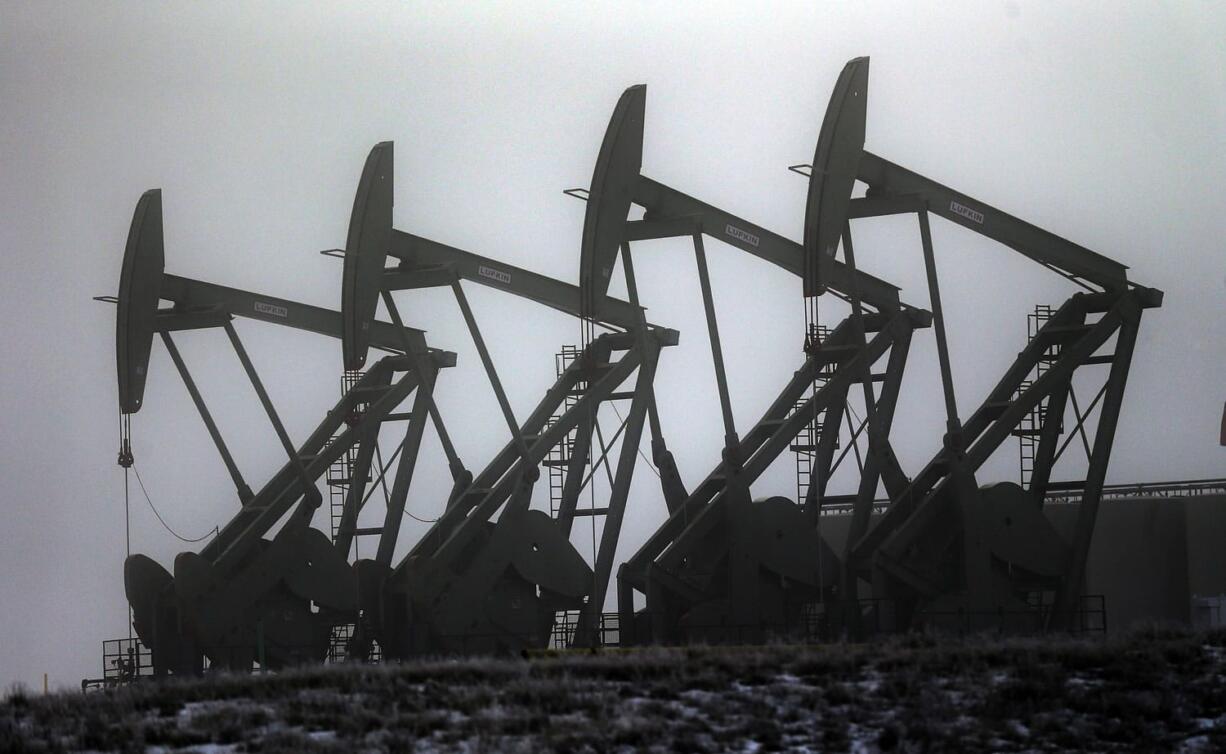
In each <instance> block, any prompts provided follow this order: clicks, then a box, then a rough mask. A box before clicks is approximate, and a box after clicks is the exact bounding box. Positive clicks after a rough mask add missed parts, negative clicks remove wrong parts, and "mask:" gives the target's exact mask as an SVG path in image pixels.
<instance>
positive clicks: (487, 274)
mask: <svg viewBox="0 0 1226 754" xmlns="http://www.w3.org/2000/svg"><path fill="white" fill-rule="evenodd" d="M477 274H478V275H480V276H481V277H483V278H489V279H490V280H496V281H497V282H499V283H502V284H503V285H510V284H511V273H509V272H503V271H502V270H495V269H494V268H493V267H486V266H485V265H479V266H478V267H477Z"/></svg>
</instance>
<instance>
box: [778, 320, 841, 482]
mask: <svg viewBox="0 0 1226 754" xmlns="http://www.w3.org/2000/svg"><path fill="white" fill-rule="evenodd" d="M809 334H810V338H811V339H812V340H813V341H814V342H816V343H823V342H825V340H826V337H827V336H828V335H830V328H828V327H826V326H825V325H820V326H814V325H809ZM833 370H834V365H833V364H827V365H825V366H823V367H822V368H821V371H820V372H818V374H817V378H816V379H815V380H814V384H813V387H814V390H817V389H820V388H821V386H822V385H824V384H826V381H827V380H829V379H830V375H831V373H832V372H833ZM807 400H808V398H806V397H802V398H800V399H799V400H798V401H797V402H796V407H795V408H794V409H792V412H793V413H795V412H796V411H798V410H799V409H800V407H801V406H803V405H804V403H805V402H806V401H807ZM825 420H826V409H824V408H823V409H822V410H820V411H818V412H817V414H816V415H815V416H814V417H813V419H812V421H810V422H809V423H808V424H806V425H805V428H804V429H802V430H801V431H800V434H798V435H796V439H795V440H793V441H792V443H791V445H789V446H788V448H789V449H790V450H791V451H792V452H793V453H794V454H795V456H796V502H797V503H798V504H800V503H803V502H804V500H805V496H806V495H807V494H808V493H809V484H810V482H811V481H812V479H813V464H814V462H815V461H816V459H817V446H818V443H819V442H820V440H821V429H820V427H821V426H822V423H823V422H824V421H825ZM835 447H836V448H837V447H838V438H837V437H836V438H835Z"/></svg>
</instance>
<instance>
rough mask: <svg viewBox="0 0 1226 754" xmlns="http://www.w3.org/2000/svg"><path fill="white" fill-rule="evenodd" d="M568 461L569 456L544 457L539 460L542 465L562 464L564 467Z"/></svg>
mask: <svg viewBox="0 0 1226 754" xmlns="http://www.w3.org/2000/svg"><path fill="white" fill-rule="evenodd" d="M569 463H570V459H569V458H546V459H545V460H544V461H541V465H542V466H563V467H564V466H566V465H567V464H569Z"/></svg>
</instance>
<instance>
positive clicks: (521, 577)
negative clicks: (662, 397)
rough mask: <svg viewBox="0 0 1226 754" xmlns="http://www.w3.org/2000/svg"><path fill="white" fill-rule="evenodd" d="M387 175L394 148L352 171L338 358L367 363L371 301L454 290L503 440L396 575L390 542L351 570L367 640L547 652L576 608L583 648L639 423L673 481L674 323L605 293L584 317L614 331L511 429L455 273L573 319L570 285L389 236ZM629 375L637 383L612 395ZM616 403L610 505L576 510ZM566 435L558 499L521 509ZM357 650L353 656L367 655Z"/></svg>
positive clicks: (393, 649)
mask: <svg viewBox="0 0 1226 754" xmlns="http://www.w3.org/2000/svg"><path fill="white" fill-rule="evenodd" d="M392 174H393V147H392V144H391V143H390V142H384V143H381V144H378V145H376V146H375V147H374V149H373V150H372V151H371V153H370V155H369V157H368V158H367V161H366V167H365V169H364V170H363V173H362V180H361V185H360V186H359V189H358V192H357V197H358V202H357V203H355V207H354V212H353V220H352V224H351V228H352V227H361V228H363V232H362V238H363V239H364V240H365V239H371V241H370V242H369V243H365V242H364V243H362V244H360V245H357V246H356V247H355V246H354V245H353V244H350V247H349V250H348V251H347V252H346V254H345V256H344V259H345V270H344V279H345V286H346V287H345V296H344V302H343V310H344V315H345V318H346V331H345V340H344V349H345V361H346V364H347V365H348V367H349V368H350V369H356V368H359V367H360V366H361V364H362V362H363V361H364V358H365V352H366V347H367V342H366V336H365V333H367V332H368V325H369V323H370V321H371V319H372V318H373V317H374V315H375V311H376V308H377V304H378V301H379V299H380V298H382V300H383V302H384V304H385V306H386V308H387V310H388V312H389V314H390V316H391V318H392V321H393V322H396V323H399V322H400V315H399V314H398V312H397V310H396V304H395V301H394V300H393V297H392V293H393V292H394V291H402V290H408V289H416V288H427V287H439V286H446V287H450V288H451V289H452V291H453V293H454V294H455V297H456V301H457V303H458V304H459V306H460V309H461V312H462V313H463V315H464V319H465V322H466V324H467V326H468V328H469V331H470V334H471V335H472V338H473V340H474V343H475V344H476V346H477V350H478V353H479V354H480V356H481V360H482V364H483V366H484V368H485V371H486V374H487V376H488V377H489V380H490V383H491V385H492V386H493V388H494V392H495V394H496V395H497V398H498V401H499V405H500V408H501V410H502V413H503V418H504V419H505V421H506V424H507V427H508V430H509V432H510V435H511V437H510V440H509V442H508V443H507V445H506V446H505V447H504V448H503V449H502V450H501V451H500V452H499V453H498V454H497V455H496V456H495V458H494V459H493V460H492V461H491V462H490V463H489V464H488V465H487V466H486V468H485V469H484V470H483V471H481V472H480V473H479V474H478V475H477V476H476V477H475V478H474V477H473V475H472V474H471V473H468V472H462V473H458V474H456V476H455V480H456V483H455V485H454V487H453V490H452V493H451V496H450V498H449V500H448V502H447V508H446V511H445V512H444V514H443V515H442V517H441V518H440V520H439V521H437V522H436V523H434V524H433V525H432V527H431V528H430V529H429V530H428V531H427V532H426V534H425V535H424V536H423V537H422V538H421V539H420V540H419V541H418V542H417V543H416V545H414V547H413V548H412V550H411V551H410V553H409V554H408V556H407V557H406V558H405V559H404V560H403V561H402V562H401V563H400V564H399V565H398V566H397V567H396V568H395V569H392V568H390V567H389V566H388V565H387V563H386V562H385V561H384V559H383V556H384V555H385V554H387V555H389V556H390V551H389V552H388V553H385V552H384V550H383V549H382V548H381V549H380V562H378V563H376V564H369V563H359V570H360V571H362V570H364V571H365V572H367V573H369V576H364V577H363V582H364V583H369V584H370V585H371V586H370V588H367V589H364V592H363V593H364V595H368V596H369V600H365V601H364V603H363V606H362V609H363V615H364V616H365V617H366V618H367V621H366V622H367V624H368V625H369V629H368V630H369V632H370V638H371V639H377V640H378V642H379V644H380V646H381V647H382V648H383V652H384V655H385V656H388V657H393V658H396V657H404V656H406V655H409V654H414V653H421V652H440V651H442V652H455V651H462V652H476V651H486V652H488V651H497V652H508V651H520V650H522V649H526V648H540V647H544V646H545V644H546V642H547V641H548V639H549V635H550V630H551V627H552V626H553V623H554V619H555V614H556V613H557V612H558V611H561V610H566V609H572V610H579V611H580V618H579V624H578V627H577V629H576V632H575V635H574V637H573V640H572V643H574V644H591V643H594V642H596V641H597V640H598V637H597V636H596V634H597V631H598V628H599V620H600V617H601V615H600V606H601V605H602V604H603V602H604V597H605V591H606V589H607V584H608V581H609V577H610V573H611V571H612V565H613V556H614V554H615V551H616V546H617V541H618V535H619V532H620V529H621V523H622V519H623V516H624V513H625V507H626V498H627V494H628V492H629V485H630V480H631V478H632V475H633V472H634V468H635V461H636V456H637V453H638V447H639V442H640V437H641V434H642V430H643V423H644V420H645V418H648V417H649V418H650V420H651V429H652V437H653V449H654V451H655V461H656V464H657V465H658V466H659V467H660V474H661V479H662V484H663V486H664V488H665V493H666V496H667V495H668V494H670V490H673V491H675V490H677V489H679V488H680V480H679V479H678V477H677V473H676V468H675V465H674V464H673V463H672V458H671V455H670V454H669V453H668V450H667V447H666V445H665V443H664V438H663V435H662V433H661V430H660V426H659V421H658V418H657V416H656V410H655V400H654V394H653V390H652V381H653V378H654V375H655V366H656V362H657V359H658V358H659V351H660V348H661V347H665V346H671V345H675V344H676V343H677V338H678V335H677V332H676V331H674V330H669V329H666V328H662V327H658V326H656V325H651V324H648V323H647V321H646V319H645V317H644V314H643V311H642V309H641V308H640V307H639V306H638V303H637V300H636V299H635V294H634V289H633V287H631V289H630V291H631V301H630V302H624V301H619V300H613V299H610V300H608V301H607V305H606V306H604V307H603V308H602V310H601V313H600V316H597V317H593V318H592V320H591V321H592V323H593V324H596V325H599V326H602V327H604V328H606V329H608V330H610V332H608V333H606V334H603V335H600V336H599V337H596V338H595V339H594V340H592V341H591V343H590V344H587V346H586V347H585V348H584V350H583V351H582V352H581V353H580V354H579V356H578V357H577V358H576V359H575V360H574V362H573V363H572V364H571V365H570V366H569V368H567V369H566V370H565V371H564V372H563V373H562V375H561V376H560V377H559V378H558V380H557V382H555V383H554V385H553V386H552V387H551V388H550V389H549V390H548V391H547V392H546V394H545V397H544V398H543V399H542V400H541V402H540V403H539V404H538V405H537V406H536V408H535V409H534V410H533V411H532V413H531V414H530V415H529V416H528V418H527V419H525V420H524V421H523V422H522V424H521V423H520V422H519V421H518V420H517V419H516V417H515V416H514V414H513V412H512V410H511V407H510V404H509V403H508V401H507V398H506V395H505V394H504V392H503V389H502V385H501V382H500V380H499V378H498V374H497V371H496V370H495V368H494V365H493V362H492V360H491V359H490V356H489V353H488V351H487V349H486V347H485V342H484V339H483V338H482V336H481V333H480V330H479V329H478V327H477V323H476V320H475V318H474V316H473V314H472V310H471V308H470V307H469V305H468V302H467V299H466V297H465V295H464V292H463V287H462V285H461V282H462V281H469V282H475V283H479V284H482V285H485V286H488V287H491V288H495V289H497V290H501V291H505V292H507V293H510V294H513V295H516V296H520V297H523V298H527V299H529V300H532V301H535V302H537V303H539V304H543V305H545V306H549V307H551V308H554V309H557V310H559V311H562V312H565V313H567V314H570V315H573V316H576V317H578V316H580V315H581V306H580V289H579V288H578V287H576V286H574V285H570V284H567V283H563V282H560V281H557V280H553V279H551V278H548V277H545V276H543V275H539V274H536V273H533V272H529V271H527V270H523V269H519V268H516V267H513V266H511V265H507V264H503V263H501V262H498V261H495V260H493V259H489V258H486V257H482V256H479V255H477V254H473V253H471V252H467V251H462V250H460V249H456V248H453V247H450V246H446V245H444V244H441V243H438V242H436V241H431V240H429V239H426V238H422V237H420V236H415V235H412V234H409V233H405V232H402V231H399V230H394V229H393V228H392V223H391V207H392V203H393V198H392V197H393V181H392ZM355 251H356V253H355ZM389 256H390V257H392V258H394V259H395V260H397V264H396V265H395V266H393V267H387V266H386V260H387V257H389ZM636 372H637V376H636V377H635V382H634V386H633V389H632V390H631V391H628V392H626V391H622V392H619V388H620V387H621V386H622V384H623V383H624V382H626V381H627V380H628V379H629V378H630V377H631V375H632V374H634V373H636ZM568 397H571V398H574V397H577V398H578V400H572V401H568V400H567V398H568ZM627 399H629V400H630V401H631V403H630V408H629V412H628V415H627V418H626V420H625V421H624V423H623V426H622V428H621V429H619V430H618V432H617V435H621V436H622V445H621V449H620V458H619V459H618V461H617V465H616V468H615V469H614V470H611V472H610V478H611V491H610V495H609V501H608V503H607V505H606V506H605V507H603V508H596V507H595V506H593V507H592V508H589V509H583V508H580V507H579V506H578V500H579V495H580V492H581V491H582V490H583V488H584V486H585V485H586V484H587V483H588V481H589V480H590V478H591V475H590V474H588V475H586V476H585V469H586V467H587V466H588V465H589V461H590V459H591V458H592V457H593V456H594V453H595V451H596V450H601V451H603V455H602V456H601V457H600V459H599V460H598V461H597V462H596V466H599V465H600V464H601V463H609V462H608V461H607V459H606V456H607V455H608V452H609V449H608V446H604V447H596V448H594V447H593V433H594V431H597V433H598V429H599V428H598V424H597V419H596V411H597V409H598V407H599V405H600V404H601V403H602V402H605V401H617V400H627ZM568 436H570V437H572V438H573V448H571V450H570V454H569V455H570V457H569V459H568V460H567V461H566V462H565V463H566V475H565V486H564V495H563V500H562V503H561V507H560V510H558V511H557V514H556V518H553V517H551V516H550V515H547V514H545V513H544V512H542V511H539V510H530V509H529V504H530V502H531V496H532V490H533V485H534V483H535V482H536V480H537V479H538V478H539V476H540V472H539V466H540V464H541V463H542V462H544V461H546V459H547V457H548V456H549V454H550V450H551V449H552V448H555V447H557V446H559V444H561V443H563V442H564V441H566V439H567V437H568ZM598 436H599V434H598ZM615 437H616V435H615ZM453 467H454V468H459V469H462V464H458V461H455V460H453ZM673 494H675V492H674V493H673ZM499 511H501V514H500V515H499ZM495 515H498V518H497V520H496V521H495V520H494V517H495ZM581 515H589V516H601V517H603V519H604V523H603V528H602V532H603V533H602V536H601V539H600V548H599V552H598V553H596V554H595V562H594V563H593V564H592V565H590V566H589V565H588V564H587V563H586V562H585V561H584V559H583V557H582V556H581V555H580V554H579V553H578V552H577V551H576V549H575V548H574V546H573V545H572V544H571V542H570V533H571V528H572V525H573V523H574V520H575V518H576V516H581ZM385 541H386V540H385ZM366 579H369V582H367V580H366ZM356 651H357V653H358V654H361V653H362V651H363V648H362V647H357V648H356Z"/></svg>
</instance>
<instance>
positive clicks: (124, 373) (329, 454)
mask: <svg viewBox="0 0 1226 754" xmlns="http://www.w3.org/2000/svg"><path fill="white" fill-rule="evenodd" d="M103 300H107V301H112V302H113V303H116V304H117V309H118V314H117V319H116V357H117V368H118V378H119V405H120V410H121V412H122V414H123V415H124V416H125V417H128V416H130V415H131V414H133V413H135V412H137V411H138V410H140V408H141V402H142V400H143V395H144V388H145V378H146V375H147V373H148V365H149V356H150V352H151V348H152V342H153V336H154V335H155V334H157V335H159V336H160V337H161V339H162V341H163V342H164V344H165V346H166V349H167V351H168V352H169V354H170V356H171V359H172V360H173V361H174V364H175V366H176V368H177V369H178V371H179V374H180V376H181V377H182V379H183V382H184V384H185V386H186V387H187V390H188V392H189V394H190V395H191V397H192V400H193V402H194V403H195V405H196V408H197V409H198V411H199V412H200V416H201V418H202V419H203V421H204V424H205V427H206V428H207V429H208V431H209V435H210V436H211V437H212V439H213V442H214V443H215V444H216V446H217V450H218V452H219V453H220V455H221V457H222V461H223V462H224V463H225V465H226V468H227V470H228V471H229V473H230V475H231V477H232V479H233V480H234V484H235V486H236V488H237V491H238V497H239V502H240V504H241V505H242V507H241V508H240V509H239V511H238V512H237V513H236V514H235V515H234V517H233V518H232V519H231V520H230V522H229V523H228V524H226V525H225V526H224V527H222V528H221V529H220V531H219V533H218V535H217V536H216V537H215V538H214V539H213V540H212V541H211V542H209V543H208V545H206V546H205V547H204V548H203V549H202V550H201V552H200V553H199V554H197V553H193V552H184V553H181V554H180V555H179V556H178V557H177V558H175V563H174V576H173V577H172V576H171V575H170V573H169V572H168V571H167V570H166V569H165V568H163V567H162V566H161V565H159V564H158V563H156V562H155V561H153V560H152V559H150V558H148V557H147V556H144V555H139V554H136V555H132V556H130V557H129V558H128V559H127V561H126V562H125V564H124V584H125V591H126V593H127V597H128V601H129V603H130V605H131V606H132V610H133V615H134V619H133V623H134V627H135V629H136V632H137V634H138V635H139V636H140V638H141V640H142V641H143V642H144V643H145V645H146V646H147V647H149V648H150V649H151V650H152V654H153V664H154V670H155V672H156V673H158V674H163V673H166V672H174V673H195V672H199V671H200V670H201V668H202V662H201V658H202V655H206V656H207V657H208V658H209V659H210V660H211V662H212V664H213V665H215V666H226V667H234V668H250V667H251V664H252V662H253V660H256V659H258V660H259V661H260V663H261V664H262V665H264V666H265V667H278V666H283V665H287V664H291V663H299V662H304V661H308V660H315V661H318V660H321V659H323V656H324V653H326V651H327V649H328V643H329V635H330V631H331V627H332V626H333V625H336V624H339V623H346V622H348V623H352V622H353V619H354V617H355V616H356V613H357V600H356V595H357V593H358V590H357V589H356V583H357V582H356V579H355V574H354V571H353V570H352V569H351V568H350V567H349V565H348V563H347V562H346V555H345V553H346V551H347V549H348V545H347V542H346V543H339V542H338V544H337V545H333V543H331V542H329V541H328V538H327V536H326V535H324V534H323V533H322V532H320V531H318V530H317V529H313V528H311V527H310V521H311V516H312V514H313V513H314V511H315V510H316V508H318V506H319V504H320V501H321V496H320V493H319V490H318V488H317V487H316V481H317V480H318V479H319V477H320V476H321V475H322V474H323V473H324V472H325V471H326V470H327V468H328V467H329V465H330V464H331V463H332V462H333V461H335V460H336V459H337V458H339V457H341V455H342V454H344V453H346V452H347V451H348V449H349V448H350V447H351V446H352V445H353V444H354V443H356V442H359V441H360V440H361V439H362V438H364V437H366V436H368V435H370V434H371V433H372V432H377V431H378V427H379V425H380V424H381V423H382V422H385V421H391V420H394V419H396V418H397V416H396V415H395V414H393V411H394V410H395V409H396V407H397V406H398V405H399V404H401V403H402V402H403V401H404V400H406V399H407V398H408V397H409V396H410V395H412V394H414V393H416V395H417V398H416V399H415V401H416V402H417V403H421V402H422V400H423V396H428V395H429V393H430V390H431V389H432V387H433V384H434V381H435V378H436V376H437V374H438V371H439V369H441V368H444V367H450V366H453V365H454V364H455V354H453V353H449V352H446V351H439V350H436V349H432V348H430V347H428V346H427V344H426V341H425V338H424V336H423V333H422V332H421V331H420V330H415V329H412V328H406V327H403V326H401V325H400V324H399V323H397V325H391V324H387V323H384V322H373V323H370V326H369V329H368V342H369V343H370V344H371V345H373V346H375V347H377V348H379V349H381V350H384V351H388V352H390V354H391V355H388V356H385V357H383V358H381V359H380V360H379V361H378V362H377V363H376V364H374V365H373V366H372V367H371V368H370V370H369V371H368V372H367V373H366V374H365V375H364V376H363V377H362V378H361V379H360V380H358V382H357V384H356V385H354V386H353V388H352V389H351V390H349V391H348V392H347V393H346V394H345V395H344V397H343V398H342V399H341V401H340V402H339V403H337V404H336V406H334V407H333V408H332V409H331V410H330V411H328V413H327V414H326V415H325V417H324V419H323V421H322V422H321V423H320V424H319V426H318V427H317V428H316V429H315V430H314V431H313V432H312V433H311V435H310V436H309V437H308V438H307V439H306V440H305V441H304V442H303V443H302V444H301V445H299V446H297V447H295V446H294V445H293V444H292V442H291V440H290V438H289V436H288V434H287V433H286V431H285V427H284V425H283V424H282V423H281V420H280V417H279V416H278V414H277V412H276V411H275V409H274V408H273V405H272V402H271V401H270V400H269V398H268V394H267V392H266V391H265V389H264V386H263V383H262V382H261V381H260V379H259V377H258V375H257V374H256V371H255V368H254V366H253V364H252V362H251V359H250V358H249V357H248V355H247V352H246V350H245V348H244V347H243V345H242V342H241V341H240V340H239V337H238V333H237V331H236V330H235V329H234V327H233V325H232V324H231V320H232V319H233V318H234V317H235V316H239V317H245V318H250V319H256V320H261V321H264V322H270V323H274V324H278V325H285V326H288V327H292V328H295V329H300V330H306V331H310V332H315V333H319V334H323V335H328V336H331V337H334V338H341V337H342V335H343V329H344V328H343V322H342V315H341V313H340V312H335V311H329V310H327V309H321V308H318V307H314V306H308V305H306V304H301V303H297V302H294V301H288V300H285V299H280V298H275V297H272V296H265V295H262V294H257V293H251V292H248V291H242V290H237V289H233V288H226V287H224V286H220V285H215V284H212V283H207V282H203V281H200V280H192V279H189V278H185V277H180V276H177V275H170V274H165V272H164V248H163V237H162V201H161V192H160V190H156V189H155V190H152V191H148V192H146V193H145V194H144V195H143V196H142V197H141V199H140V201H139V202H138V204H137V206H136V211H135V213H134V215H133V219H132V226H131V229H130V231H129V234H128V241H127V246H126V249H125V252H124V261H123V268H122V273H121V277H120V284H119V295H118V297H116V298H115V299H111V298H109V297H103ZM163 300H165V301H170V302H172V303H173V306H171V307H170V308H159V302H160V301H163ZM212 328H220V329H223V330H224V331H225V332H226V335H227V336H228V337H229V340H230V342H231V344H232V346H233V347H234V350H235V352H236V353H237V355H238V357H239V359H240V361H241V362H242V365H243V368H244V370H245V371H246V372H247V375H248V377H249V379H250V380H251V383H252V386H253V387H254V389H255V391H256V393H257V395H258V396H259V398H260V402H261V403H262V404H263V406H264V409H265V411H266V412H267V414H268V417H269V419H270V421H271V422H272V424H273V427H274V429H275V430H276V432H277V435H278V437H279V438H280V440H281V443H282V444H283V445H284V446H285V449H286V452H287V454H288V456H289V459H288V461H287V462H286V464H285V465H284V466H282V468H281V469H280V470H279V471H277V473H275V474H274V475H273V476H272V478H271V479H269V480H268V482H267V483H265V485H264V486H263V487H262V488H261V489H260V490H259V492H256V493H252V491H251V489H250V488H249V487H248V486H247V484H246V482H245V481H244V480H243V477H242V474H241V473H240V472H239V469H238V467H237V465H236V464H235V462H234V459H233V457H232V456H231V454H230V451H229V450H228V448H227V447H226V444H225V442H224V441H223V439H222V436H221V433H220V432H219V430H218V428H217V425H216V424H215V423H214V421H213V418H212V415H211V414H210V412H209V410H208V408H207V407H206V405H205V403H204V400H203V398H202V397H201V395H200V392H199V390H198V389H197V388H196V385H195V381H194V380H193V379H192V377H191V374H190V372H189V371H188V369H187V366H186V364H185V362H184V360H183V358H182V356H181V355H180V353H179V351H178V349H177V347H176V345H175V343H174V340H173V339H172V336H171V333H175V332H179V331H183V330H198V329H212ZM359 406H363V407H364V408H362V410H360V411H356V410H355V409H356V408H358V407H359ZM410 456H415V453H412V454H409V453H406V454H405V457H404V458H402V459H401V465H402V466H403V465H405V464H410V465H411V464H412V463H413V461H414V460H415V457H410ZM120 462H121V464H125V465H131V462H132V459H131V450H130V445H129V443H128V439H127V437H126V435H125V437H124V438H123V440H122V446H121V456H120ZM291 509H292V512H291ZM287 513H289V516H288V517H286V515H285V514H287ZM283 518H285V523H284V525H283V526H282V527H281V529H280V531H279V532H278V533H277V534H276V535H275V536H273V537H272V539H271V541H270V540H269V539H266V538H265V537H266V535H267V534H268V533H269V531H270V530H271V529H272V528H273V527H274V526H275V525H276V524H277V523H278V522H279V521H281V520H282V519H283ZM396 522H397V523H398V519H397V521H396ZM383 536H384V537H390V538H392V540H393V541H394V536H395V535H394V530H385V531H384V532H383ZM312 605H314V607H315V608H316V610H315V611H312V609H311V608H312Z"/></svg>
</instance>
